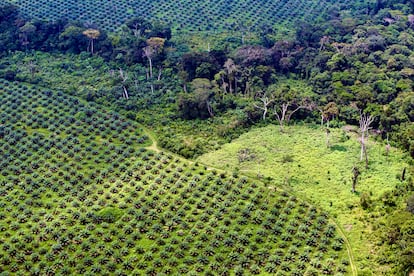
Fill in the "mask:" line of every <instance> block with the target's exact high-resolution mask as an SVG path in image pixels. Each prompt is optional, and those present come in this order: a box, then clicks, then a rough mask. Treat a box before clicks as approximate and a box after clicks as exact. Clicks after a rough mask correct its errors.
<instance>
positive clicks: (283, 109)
mask: <svg viewBox="0 0 414 276" xmlns="http://www.w3.org/2000/svg"><path fill="white" fill-rule="evenodd" d="M301 109H308V110H312V109H313V104H312V103H311V102H308V101H307V100H303V101H302V102H301V103H300V104H296V103H295V102H294V101H286V102H282V103H280V104H279V105H275V108H274V111H273V113H274V114H275V116H276V118H277V120H278V122H279V126H280V131H282V132H283V127H284V125H285V124H288V123H289V121H290V119H291V118H292V115H293V114H295V113H296V112H297V111H299V110H301Z"/></svg>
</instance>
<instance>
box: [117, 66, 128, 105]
mask: <svg viewBox="0 0 414 276" xmlns="http://www.w3.org/2000/svg"><path fill="white" fill-rule="evenodd" d="M119 78H120V79H121V85H122V89H123V90H124V91H123V96H124V98H125V99H127V100H128V99H129V95H128V90H127V88H126V81H127V80H128V74H127V73H126V72H125V71H124V70H122V69H121V68H119Z"/></svg>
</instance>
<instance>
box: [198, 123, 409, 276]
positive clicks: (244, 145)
mask: <svg viewBox="0 0 414 276" xmlns="http://www.w3.org/2000/svg"><path fill="white" fill-rule="evenodd" d="M375 138H376V137H375V135H373V136H371V137H370V138H369V141H368V154H369V160H370V161H369V167H368V169H366V168H365V167H364V165H363V162H361V161H360V159H359V158H360V156H359V155H360V145H359V143H358V140H357V135H356V133H355V132H354V130H353V129H352V128H349V126H347V127H344V128H343V129H331V133H330V142H331V146H330V147H327V146H326V133H325V131H324V129H322V128H320V127H315V126H313V125H310V126H307V125H305V126H303V125H301V126H294V127H293V126H292V127H288V128H286V129H285V131H284V132H280V131H279V129H278V127H277V126H267V127H265V128H257V129H254V130H252V131H249V132H248V133H246V134H243V135H242V136H240V137H239V138H237V139H235V140H234V141H232V142H231V143H229V144H226V145H224V146H223V147H222V148H221V149H219V150H217V151H214V152H210V153H207V154H205V155H203V156H201V157H200V158H198V159H197V161H199V162H202V163H205V164H207V165H211V166H224V168H226V169H228V170H236V171H239V173H242V174H247V175H251V176H257V175H258V174H259V175H260V177H261V178H263V179H270V180H271V181H272V182H276V183H278V185H279V186H282V187H284V188H286V189H289V190H290V191H291V192H293V193H295V195H297V196H298V197H301V198H307V199H308V200H310V201H311V202H313V203H314V204H316V205H317V206H321V207H322V208H323V209H324V210H326V211H328V212H329V213H330V214H331V215H332V216H333V217H335V220H336V221H337V223H338V224H339V225H340V226H341V227H343V228H344V232H345V233H346V234H347V237H348V239H349V242H350V244H351V246H352V248H353V254H354V260H355V264H356V266H357V267H358V271H359V273H358V275H364V274H365V273H367V274H369V273H370V272H371V273H373V274H376V275H378V274H381V273H383V274H387V275H397V274H404V273H405V272H408V271H411V270H412V268H413V258H414V254H413V252H412V250H411V249H412V248H413V245H414V240H413V238H412V236H411V234H408V233H406V232H405V231H406V230H405V229H406V228H407V227H408V226H409V225H411V224H412V223H413V222H414V217H413V216H412V215H411V214H409V213H408V212H406V210H405V209H406V208H407V210H412V208H413V207H412V206H413V197H410V198H408V197H407V195H408V194H410V193H412V192H413V191H414V180H413V171H407V170H408V168H409V167H410V164H411V166H412V160H411V159H410V158H409V156H407V154H404V153H402V152H401V151H399V150H398V149H396V148H391V149H390V150H389V152H388V154H387V152H386V147H385V145H384V144H382V143H381V141H378V140H377V139H375ZM223 164H225V165H223ZM354 166H358V167H359V170H360V175H359V179H358V183H357V185H356V193H352V189H351V187H352V176H353V173H352V170H353V167H354ZM404 171H405V174H406V176H405V177H404V179H403V178H402V174H403V172H404ZM406 201H407V205H406ZM373 252H375V254H373ZM397 252H398V253H397ZM402 255H403V256H404V258H401V256H402ZM402 271H404V273H403V272H402Z"/></svg>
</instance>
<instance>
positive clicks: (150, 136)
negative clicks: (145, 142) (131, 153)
mask: <svg viewBox="0 0 414 276" xmlns="http://www.w3.org/2000/svg"><path fill="white" fill-rule="evenodd" d="M141 128H142V129H143V130H144V133H145V134H146V135H147V136H148V139H150V140H151V142H152V144H151V146H148V147H145V148H146V149H147V150H153V151H155V152H160V151H161V149H160V148H158V144H157V140H156V139H155V138H154V133H153V132H152V131H151V130H149V129H148V128H146V127H144V126H142V125H141Z"/></svg>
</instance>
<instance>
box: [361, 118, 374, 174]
mask: <svg viewBox="0 0 414 276" xmlns="http://www.w3.org/2000/svg"><path fill="white" fill-rule="evenodd" d="M374 120H375V116H372V115H369V114H364V113H362V111H360V118H359V131H360V132H361V137H360V141H359V142H360V143H361V157H360V161H362V159H363V158H364V157H365V167H366V168H368V153H367V146H366V140H365V139H366V137H367V136H368V131H369V130H370V129H371V128H372V127H371V124H372V123H373V122H374Z"/></svg>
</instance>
